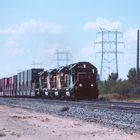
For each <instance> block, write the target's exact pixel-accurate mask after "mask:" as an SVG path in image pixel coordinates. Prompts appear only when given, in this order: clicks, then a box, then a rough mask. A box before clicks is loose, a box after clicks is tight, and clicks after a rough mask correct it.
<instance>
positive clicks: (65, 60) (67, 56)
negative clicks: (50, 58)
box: [55, 50, 72, 67]
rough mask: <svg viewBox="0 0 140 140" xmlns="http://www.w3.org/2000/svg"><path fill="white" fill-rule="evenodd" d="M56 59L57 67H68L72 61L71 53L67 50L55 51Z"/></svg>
mask: <svg viewBox="0 0 140 140" xmlns="http://www.w3.org/2000/svg"><path fill="white" fill-rule="evenodd" d="M55 55H56V59H55V61H56V62H57V67H60V66H63V65H68V64H69V63H70V62H71V61H72V53H71V52H70V51H68V50H63V51H60V50H57V51H56V53H55Z"/></svg>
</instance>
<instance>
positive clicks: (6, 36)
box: [0, 0, 140, 78]
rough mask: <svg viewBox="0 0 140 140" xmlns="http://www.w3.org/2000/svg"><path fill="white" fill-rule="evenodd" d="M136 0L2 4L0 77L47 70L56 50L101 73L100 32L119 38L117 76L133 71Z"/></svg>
mask: <svg viewBox="0 0 140 140" xmlns="http://www.w3.org/2000/svg"><path fill="white" fill-rule="evenodd" d="M139 6H140V1H139V0H69V1H68V0H4V1H3V0H0V19H1V20H0V52H1V55H0V64H1V71H0V77H3V76H8V75H10V74H12V73H13V74H16V73H17V72H18V71H20V70H25V69H28V68H30V67H31V64H32V63H34V62H41V63H43V64H44V68H46V69H49V68H52V67H54V66H55V65H56V62H55V61H53V60H54V58H55V56H54V53H55V52H56V50H69V51H70V52H71V53H72V62H78V61H90V62H91V63H93V64H94V65H95V66H97V68H98V70H99V72H100V55H99V54H98V55H97V53H96V52H98V51H100V50H101V47H100V46H96V47H94V46H95V45H94V43H95V41H96V33H97V32H98V31H99V27H103V28H107V29H114V28H117V27H119V28H120V30H119V31H121V32H122V33H123V41H124V43H125V47H124V46H120V47H119V48H118V50H119V51H122V52H123V54H122V55H119V57H118V63H119V77H120V78H126V75H127V74H128V70H129V69H130V68H132V67H135V66H136V32H137V29H138V28H139V25H140V18H139V11H140V10H139Z"/></svg>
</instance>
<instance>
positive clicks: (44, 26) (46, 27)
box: [0, 19, 61, 35]
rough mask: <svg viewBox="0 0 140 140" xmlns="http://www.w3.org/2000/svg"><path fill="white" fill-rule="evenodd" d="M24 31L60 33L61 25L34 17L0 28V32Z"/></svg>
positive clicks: (20, 32)
mask: <svg viewBox="0 0 140 140" xmlns="http://www.w3.org/2000/svg"><path fill="white" fill-rule="evenodd" d="M26 32H40V33H54V34H56V33H60V32H61V27H60V26H58V25H55V24H53V23H51V22H43V21H39V20H35V19H31V20H29V21H25V22H22V23H20V24H14V25H12V26H11V27H8V28H5V29H0V34H8V35H19V34H23V33H26Z"/></svg>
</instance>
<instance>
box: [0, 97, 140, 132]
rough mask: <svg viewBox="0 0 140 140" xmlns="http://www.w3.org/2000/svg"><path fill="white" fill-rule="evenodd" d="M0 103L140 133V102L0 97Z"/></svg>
mask: <svg viewBox="0 0 140 140" xmlns="http://www.w3.org/2000/svg"><path fill="white" fill-rule="evenodd" d="M0 105H10V106H11V107H15V106H16V107H19V108H20V107H21V108H26V109H30V110H32V111H37V112H44V113H50V114H54V115H59V116H61V117H74V118H78V119H81V120H83V121H88V122H91V123H92V122H96V123H101V124H103V125H105V126H110V127H116V128H118V129H121V130H123V131H125V132H127V133H129V134H130V133H131V134H132V133H140V111H139V109H140V104H134V103H133V104H130V103H129V104H127V103H126V104H125V103H112V102H99V101H92V102H91V101H79V102H72V101H60V100H46V99H44V100H42V99H26V98H0ZM110 106H112V107H113V108H111V107H110ZM129 107H130V108H129ZM135 108H136V110H135Z"/></svg>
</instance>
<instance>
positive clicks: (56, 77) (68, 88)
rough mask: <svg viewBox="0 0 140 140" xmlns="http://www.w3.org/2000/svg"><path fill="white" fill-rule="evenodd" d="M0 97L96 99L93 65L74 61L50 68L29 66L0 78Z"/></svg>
mask: <svg viewBox="0 0 140 140" xmlns="http://www.w3.org/2000/svg"><path fill="white" fill-rule="evenodd" d="M0 96H12V97H37V98H38V97H39V98H40V97H41V98H52V99H53V98H59V99H66V98H70V99H72V100H81V99H96V98H98V72H97V68H96V67H95V66H94V65H92V64H91V63H89V62H78V63H74V64H70V65H67V66H64V67H60V68H55V69H51V70H46V71H44V69H42V68H41V69H40V68H39V69H35V68H34V69H29V70H26V71H22V72H20V73H18V74H17V75H14V76H12V77H5V78H2V79H0Z"/></svg>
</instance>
